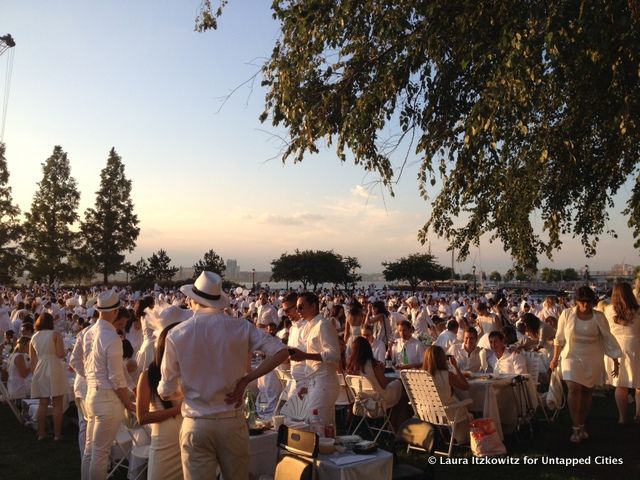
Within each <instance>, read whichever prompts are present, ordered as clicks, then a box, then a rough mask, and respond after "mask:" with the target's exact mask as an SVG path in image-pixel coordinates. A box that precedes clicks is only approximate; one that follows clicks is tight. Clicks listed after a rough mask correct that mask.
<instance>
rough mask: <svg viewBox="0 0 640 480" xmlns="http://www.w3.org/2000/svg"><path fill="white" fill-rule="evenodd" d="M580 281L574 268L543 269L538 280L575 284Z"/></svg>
mask: <svg viewBox="0 0 640 480" xmlns="http://www.w3.org/2000/svg"><path fill="white" fill-rule="evenodd" d="M579 279H580V275H578V272H577V271H576V270H575V269H574V268H565V269H564V270H557V269H555V268H543V269H542V270H541V271H540V280H542V281H543V282H547V283H551V282H563V281H564V282H575V281H576V280H579Z"/></svg>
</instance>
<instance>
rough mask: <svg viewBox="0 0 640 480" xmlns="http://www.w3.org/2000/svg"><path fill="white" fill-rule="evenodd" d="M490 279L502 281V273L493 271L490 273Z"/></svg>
mask: <svg viewBox="0 0 640 480" xmlns="http://www.w3.org/2000/svg"><path fill="white" fill-rule="evenodd" d="M489 280H491V281H492V282H500V281H501V280H502V275H500V272H495V271H494V272H491V273H490V274H489Z"/></svg>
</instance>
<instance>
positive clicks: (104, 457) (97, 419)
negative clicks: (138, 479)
mask: <svg viewBox="0 0 640 480" xmlns="http://www.w3.org/2000/svg"><path fill="white" fill-rule="evenodd" d="M85 410H86V414H87V416H88V418H87V442H86V443H85V446H84V455H83V456H82V480H103V479H106V478H107V469H108V468H109V454H110V453H111V446H112V445H113V441H114V440H115V439H116V435H117V434H118V429H119V428H120V424H121V423H122V420H123V418H124V406H123V405H122V402H121V401H120V398H118V395H116V392H115V391H114V390H110V389H109V390H107V389H96V388H94V387H89V389H88V392H87V400H86V402H85Z"/></svg>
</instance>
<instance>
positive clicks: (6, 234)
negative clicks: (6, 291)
mask: <svg viewBox="0 0 640 480" xmlns="http://www.w3.org/2000/svg"><path fill="white" fill-rule="evenodd" d="M4 154H5V145H4V143H1V142H0V283H8V282H11V281H12V280H13V276H14V275H16V274H18V273H20V272H19V270H20V266H21V264H22V260H23V256H22V254H21V251H20V248H19V241H20V238H21V236H22V227H21V225H20V221H19V220H18V215H19V214H20V209H19V208H18V206H17V205H14V204H13V200H12V198H11V187H9V186H8V184H9V170H8V169H7V160H6V159H5V156H4Z"/></svg>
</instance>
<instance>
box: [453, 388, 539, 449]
mask: <svg viewBox="0 0 640 480" xmlns="http://www.w3.org/2000/svg"><path fill="white" fill-rule="evenodd" d="M513 377H514V375H510V376H504V377H500V378H491V379H480V378H472V379H469V390H468V391H466V392H465V391H463V390H456V395H457V396H458V398H460V399H465V398H470V399H471V400H472V401H473V403H472V404H471V405H470V406H469V407H468V409H469V410H470V411H472V412H482V416H483V418H492V419H493V420H494V423H495V426H496V430H497V431H498V434H499V435H500V438H504V435H503V431H504V433H512V432H513V431H515V429H516V428H517V426H518V416H520V415H524V414H525V413H526V412H524V411H522V410H523V408H524V407H525V406H524V405H519V402H518V401H517V400H516V397H515V396H514V390H513V387H511V380H512V379H513ZM525 388H526V389H527V391H528V394H529V400H530V402H531V406H532V408H533V409H535V408H537V405H538V400H537V396H536V393H535V386H534V385H533V382H531V381H530V380H529V379H527V381H526V383H525ZM521 407H522V408H521Z"/></svg>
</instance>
